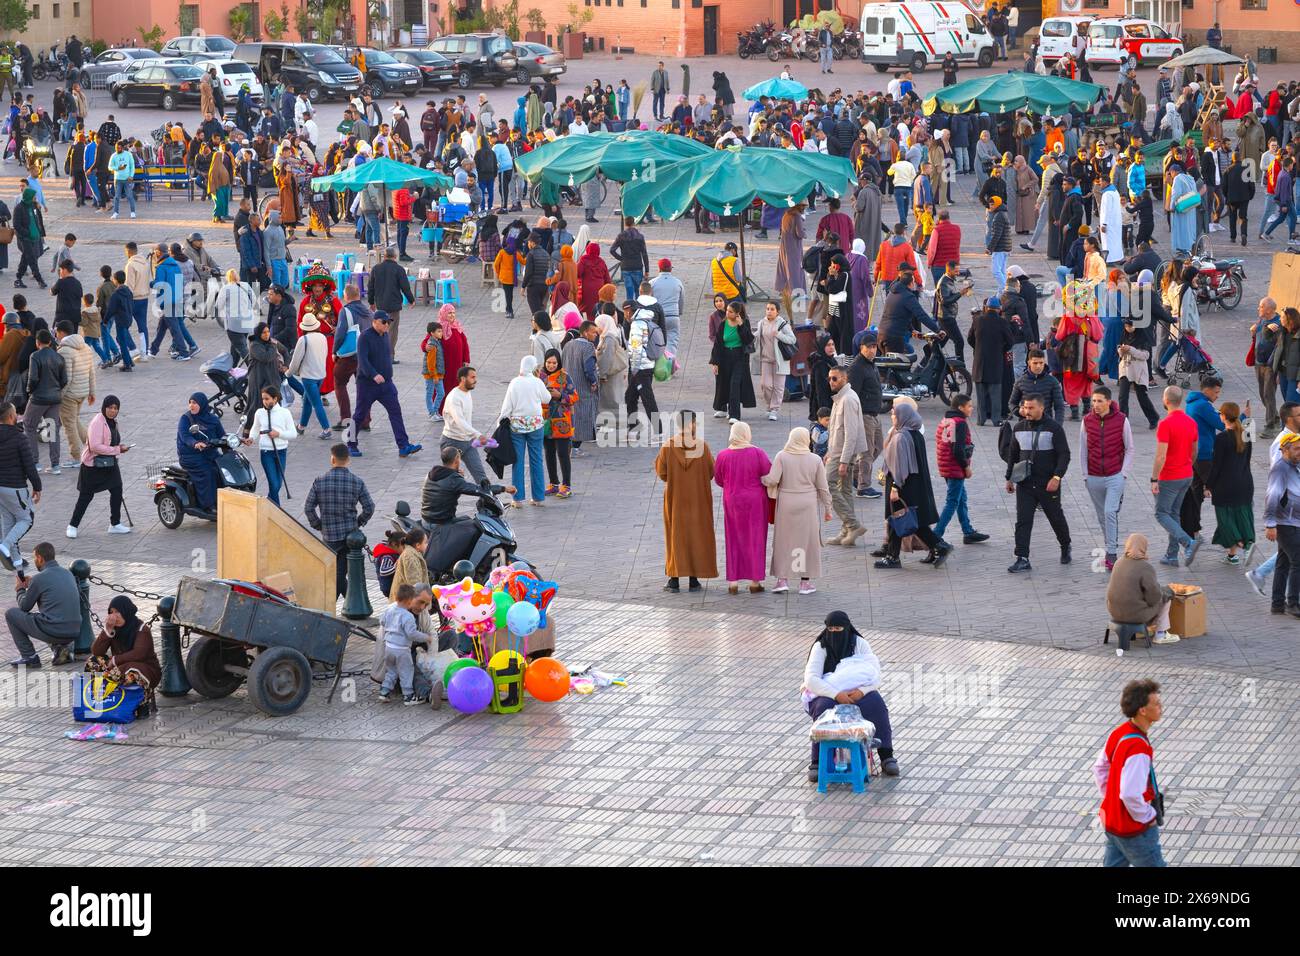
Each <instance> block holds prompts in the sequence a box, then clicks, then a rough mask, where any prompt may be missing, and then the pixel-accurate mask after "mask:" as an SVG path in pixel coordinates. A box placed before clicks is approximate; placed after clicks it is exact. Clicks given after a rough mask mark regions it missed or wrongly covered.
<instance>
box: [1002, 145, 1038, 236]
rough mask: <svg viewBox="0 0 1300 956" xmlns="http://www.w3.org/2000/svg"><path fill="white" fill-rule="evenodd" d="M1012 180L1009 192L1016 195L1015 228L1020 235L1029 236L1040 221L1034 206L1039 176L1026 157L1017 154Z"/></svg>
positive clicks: (1009, 184) (1010, 177)
mask: <svg viewBox="0 0 1300 956" xmlns="http://www.w3.org/2000/svg"><path fill="white" fill-rule="evenodd" d="M1008 179H1010V180H1011V181H1010V182H1009V183H1007V185H1008V187H1010V188H1008V190H1007V194H1008V195H1012V194H1014V195H1015V197H1016V220H1015V229H1016V232H1017V233H1018V234H1019V235H1022V236H1027V235H1029V233H1031V232H1033V230H1034V226H1035V225H1036V224H1037V222H1038V210H1037V209H1036V208H1035V206H1034V197H1035V196H1037V195H1038V177H1037V176H1035V175H1034V171H1033V170H1032V169H1030V168H1029V164H1028V163H1027V162H1025V157H1023V156H1017V157H1016V159H1015V165H1014V166H1013V167H1012V170H1011V175H1010V176H1009V177H1008Z"/></svg>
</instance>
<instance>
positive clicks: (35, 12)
mask: <svg viewBox="0 0 1300 956" xmlns="http://www.w3.org/2000/svg"><path fill="white" fill-rule="evenodd" d="M40 18H41V5H40V4H39V3H33V4H32V19H33V20H39V19H40Z"/></svg>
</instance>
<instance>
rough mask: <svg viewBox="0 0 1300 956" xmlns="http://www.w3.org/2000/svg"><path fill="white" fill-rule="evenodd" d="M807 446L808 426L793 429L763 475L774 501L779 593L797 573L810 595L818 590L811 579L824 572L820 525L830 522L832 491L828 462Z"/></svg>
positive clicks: (773, 570)
mask: <svg viewBox="0 0 1300 956" xmlns="http://www.w3.org/2000/svg"><path fill="white" fill-rule="evenodd" d="M809 445H810V439H809V435H808V429H806V428H803V427H802V426H801V427H799V428H792V429H790V437H789V439H788V440H787V441H786V443H785V448H783V449H781V451H779V452H777V454H776V458H775V459H773V461H772V468H771V470H770V471H769V472H768V473H767V474H766V475H764V476H763V478H762V481H763V484H764V485H766V486H767V489H768V491H767V494H768V497H769V498H775V499H776V517H775V519H774V520H773V525H774V528H773V531H772V562H771V573H772V575H773V576H774V577H775V578H776V587H774V588H772V591H773V593H775V594H781V593H784V592H786V591H789V590H790V578H791V577H792V576H794V575H795V574H798V575H799V593H800V594H812V593H813V592H814V591H816V590H817V589H816V588H815V587H814V586H813V583H812V579H813V578H818V577H821V573H822V538H821V526H822V522H825V521H830V520H831V490H830V486H829V485H828V484H827V483H826V465H825V464H824V463H823V462H822V460H821V458H820V457H818V456H817V455H814V454H813V453H812V449H811V448H810V447H809Z"/></svg>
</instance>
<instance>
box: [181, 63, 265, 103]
mask: <svg viewBox="0 0 1300 956" xmlns="http://www.w3.org/2000/svg"><path fill="white" fill-rule="evenodd" d="M194 65H195V66H197V67H198V68H199V69H200V70H202V71H203V72H204V73H206V72H208V70H210V69H212V68H214V67H215V68H216V71H217V76H218V78H220V80H221V93H222V95H223V96H224V97H225V98H226V103H227V104H230V105H231V106H232V107H233V105H234V102H235V100H236V99H237V98H238V97H239V90H240V87H244V86H247V87H248V92H249V95H250V96H252V97H253V99H254V100H255V101H257V102H258V103H261V102H262V96H263V93H264V92H265V91H264V90H263V89H262V81H261V80H259V79H258V78H257V74H256V73H255V72H253V68H252V67H251V66H249V65H248V64H247V63H245V62H244V61H243V60H199V61H198V62H197V63H195V64H194Z"/></svg>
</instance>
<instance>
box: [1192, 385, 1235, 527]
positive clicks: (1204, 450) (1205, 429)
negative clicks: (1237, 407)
mask: <svg viewBox="0 0 1300 956" xmlns="http://www.w3.org/2000/svg"><path fill="white" fill-rule="evenodd" d="M1222 390H1223V379H1221V378H1218V377H1217V376H1209V377H1206V378H1202V379H1201V390H1200V391H1199V392H1189V393H1188V395H1187V408H1186V411H1187V414H1188V417H1190V418H1191V420H1192V421H1194V422H1196V460H1195V461H1193V462H1192V486H1191V487H1190V488H1188V489H1187V495H1186V496H1185V497H1184V498H1183V507H1182V510H1181V511H1180V512H1179V515H1178V523H1179V524H1180V525H1182V526H1183V530H1184V531H1186V532H1187V533H1188V534H1189V535H1191V536H1192V537H1193V538H1195V537H1196V536H1197V535H1198V534H1199V533H1200V530H1201V502H1202V501H1203V500H1204V499H1205V478H1206V476H1207V475H1209V473H1210V461H1211V459H1212V458H1214V438H1215V436H1216V435H1218V434H1219V432H1221V431H1223V419H1221V418H1219V413H1218V412H1217V411H1216V410H1215V408H1214V403H1215V402H1217V401H1218V400H1219V392H1221V391H1222ZM1245 415H1246V416H1247V417H1249V415H1250V403H1249V402H1247V403H1246V409H1245Z"/></svg>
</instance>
